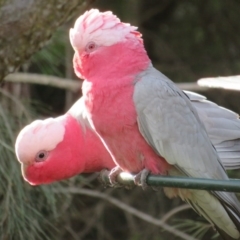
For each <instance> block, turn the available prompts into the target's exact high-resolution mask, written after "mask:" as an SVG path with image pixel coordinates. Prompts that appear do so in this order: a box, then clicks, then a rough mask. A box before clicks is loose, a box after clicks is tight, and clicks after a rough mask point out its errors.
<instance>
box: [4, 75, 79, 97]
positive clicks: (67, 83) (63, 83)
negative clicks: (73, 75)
mask: <svg viewBox="0 0 240 240" xmlns="http://www.w3.org/2000/svg"><path fill="white" fill-rule="evenodd" d="M4 80H5V81H7V82H14V83H19V82H21V83H32V84H40V85H47V86H52V87H57V88H62V89H66V90H70V91H72V92H78V91H80V89H81V86H82V82H81V81H80V80H78V81H77V80H72V79H66V78H60V77H55V76H48V75H43V74H36V73H13V74H9V75H8V76H6V77H5V79H4Z"/></svg>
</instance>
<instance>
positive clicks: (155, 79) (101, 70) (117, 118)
mask: <svg viewBox="0 0 240 240" xmlns="http://www.w3.org/2000/svg"><path fill="white" fill-rule="evenodd" d="M70 41H71V44H72V46H73V48H74V50H75V55H74V60H73V63H74V68H75V72H76V75H77V76H78V77H80V78H83V79H85V80H84V82H83V87H82V90H83V98H84V104H85V107H86V112H87V118H88V119H89V122H90V124H91V126H92V127H93V129H94V130H95V131H96V132H97V134H98V135H99V137H100V138H101V140H102V142H103V144H104V146H105V147H106V149H107V150H108V151H109V153H110V154H111V157H112V158H113V160H114V162H115V163H116V165H117V166H118V168H117V169H118V171H119V170H123V171H127V172H130V173H133V174H137V175H138V176H146V173H148V172H151V173H153V174H161V175H173V176H189V177H198V178H212V179H224V180H228V176H227V174H226V172H225V170H224V167H223V166H222V164H221V162H220V158H219V156H218V154H217V151H216V149H215V148H214V146H213V145H212V143H211V141H210V139H209V136H208V134H207V132H206V129H205V127H204V125H203V123H202V121H201V120H200V119H199V116H198V114H197V111H196V109H195V108H194V107H193V106H192V104H191V102H190V100H189V98H188V97H187V96H186V94H184V92H183V91H181V90H180V89H179V88H178V87H177V86H176V85H175V84H174V83H173V82H172V81H171V80H169V79H168V78H167V77H166V76H165V75H163V74H162V73H161V72H159V71H158V70H156V69H155V68H154V67H153V66H152V63H151V61H150V59H149V57H148V55H147V53H146V50H145V48H144V45H143V40H142V38H141V34H140V33H139V32H138V31H137V28H136V27H134V26H131V25H130V24H126V23H122V22H121V21H120V20H119V19H118V18H117V17H116V16H115V15H113V14H112V13H111V12H104V13H101V12H99V11H98V10H95V9H93V10H90V11H87V12H86V13H84V14H83V15H82V16H80V17H79V18H78V19H77V20H76V22H75V25H74V28H72V29H71V30H70ZM115 173H116V172H114V171H113V172H112V175H110V178H111V179H112V180H113V179H114V176H115ZM141 173H142V174H141ZM137 179H141V180H142V179H143V178H142V177H139V178H137ZM141 182H142V183H143V182H144V181H141ZM165 193H166V195H167V196H168V197H170V198H172V197H176V196H179V197H181V199H183V200H184V201H186V202H188V203H189V204H190V205H191V206H192V207H193V208H194V210H195V211H196V212H198V213H199V214H200V215H202V216H204V217H205V218H206V219H207V220H208V221H209V222H211V223H213V224H214V225H215V227H216V228H217V229H218V230H219V232H220V234H221V235H222V236H225V237H226V238H233V239H238V238H239V237H240V232H239V231H240V219H239V218H240V203H239V202H238V200H237V198H236V196H235V194H233V193H228V192H218V191H211V192H210V191H205V190H190V189H187V190H186V189H178V188H165Z"/></svg>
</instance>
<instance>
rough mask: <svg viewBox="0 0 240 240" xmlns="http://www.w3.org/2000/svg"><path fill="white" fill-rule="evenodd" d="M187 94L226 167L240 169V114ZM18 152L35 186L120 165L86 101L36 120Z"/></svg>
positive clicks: (25, 174) (19, 139)
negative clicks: (97, 130)
mask: <svg viewBox="0 0 240 240" xmlns="http://www.w3.org/2000/svg"><path fill="white" fill-rule="evenodd" d="M185 93H186V94H187V96H188V97H189V98H190V100H191V104H192V105H193V106H194V107H195V108H196V109H197V112H198V115H199V117H200V119H201V120H202V121H203V123H204V126H205V127H206V130H207V133H208V135H209V136H210V139H211V141H212V143H213V145H214V147H215V148H216V150H217V151H218V153H219V155H220V158H221V161H222V163H223V165H224V166H225V168H227V169H237V168H240V120H239V118H238V115H237V114H236V113H234V112H232V111H230V110H228V109H225V108H222V107H219V106H218V105H216V104H214V103H213V102H210V101H207V100H206V98H205V97H203V96H201V95H199V94H196V93H192V92H188V91H185ZM15 150H16V155H17V157H18V160H19V162H20V163H21V166H22V174H23V177H24V179H25V180H26V181H27V182H29V183H30V184H32V185H39V184H47V183H52V182H54V181H59V180H63V179H66V178H70V177H72V176H75V175H77V174H80V173H91V172H96V171H101V170H102V169H109V170H111V169H112V168H114V167H115V166H116V165H115V163H114V162H113V160H112V158H111V156H110V154H109V153H108V151H107V150H106V148H105V147H104V146H103V144H102V142H101V140H100V139H99V137H98V136H97V135H96V133H95V132H94V131H93V130H92V129H91V127H90V124H89V122H88V119H87V118H86V113H85V111H84V104H83V98H80V99H79V100H78V101H77V102H76V103H75V104H74V105H73V106H72V107H71V109H70V110H69V111H68V112H67V113H66V114H64V115H63V116H60V117H57V118H48V119H45V120H36V121H33V122H32V123H31V124H29V125H27V126H26V127H25V128H23V130H22V131H21V132H20V133H19V135H18V137H17V140H16V145H15Z"/></svg>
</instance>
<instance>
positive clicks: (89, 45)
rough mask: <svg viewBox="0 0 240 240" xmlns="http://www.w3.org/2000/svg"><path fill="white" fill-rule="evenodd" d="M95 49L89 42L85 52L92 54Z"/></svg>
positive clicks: (93, 44)
mask: <svg viewBox="0 0 240 240" xmlns="http://www.w3.org/2000/svg"><path fill="white" fill-rule="evenodd" d="M96 48H97V44H96V43H95V42H89V43H88V44H87V46H86V48H85V50H86V52H92V51H94V50H95V49H96Z"/></svg>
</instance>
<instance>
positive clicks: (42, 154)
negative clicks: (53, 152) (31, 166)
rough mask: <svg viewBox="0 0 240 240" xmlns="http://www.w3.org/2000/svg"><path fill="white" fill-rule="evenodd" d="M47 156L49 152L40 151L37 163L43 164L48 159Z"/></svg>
mask: <svg viewBox="0 0 240 240" xmlns="http://www.w3.org/2000/svg"><path fill="white" fill-rule="evenodd" d="M47 156H48V152H47V151H44V150H42V151H39V152H38V153H37V155H36V158H35V161H36V162H42V161H44V160H45V159H46V158H47Z"/></svg>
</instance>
